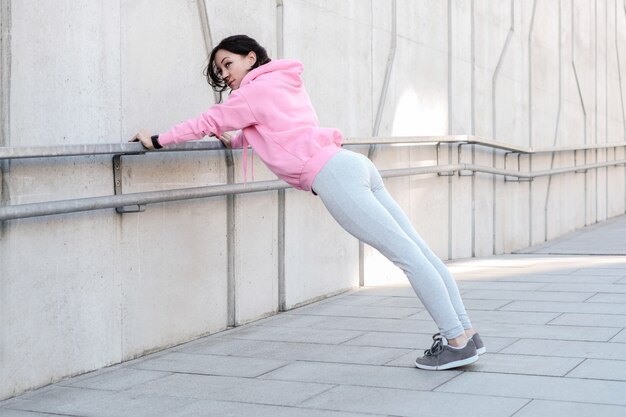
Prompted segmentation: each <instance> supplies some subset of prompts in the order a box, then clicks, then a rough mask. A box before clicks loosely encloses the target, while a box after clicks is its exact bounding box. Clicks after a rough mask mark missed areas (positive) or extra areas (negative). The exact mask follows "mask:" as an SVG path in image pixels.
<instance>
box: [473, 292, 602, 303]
mask: <svg viewBox="0 0 626 417" xmlns="http://www.w3.org/2000/svg"><path fill="white" fill-rule="evenodd" d="M594 294H595V293H582V292H538V291H500V290H472V291H468V292H466V293H464V294H463V299H464V300H467V299H472V298H479V299H493V300H510V301H557V302H568V301H585V300H586V299H587V298H589V297H591V296H593V295H594Z"/></svg>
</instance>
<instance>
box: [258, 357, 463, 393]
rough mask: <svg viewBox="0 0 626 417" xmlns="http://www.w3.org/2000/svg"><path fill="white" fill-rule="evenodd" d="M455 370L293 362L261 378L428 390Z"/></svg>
mask: <svg viewBox="0 0 626 417" xmlns="http://www.w3.org/2000/svg"><path fill="white" fill-rule="evenodd" d="M459 373H460V372H458V371H449V372H429V371H423V370H420V369H417V368H412V369H407V368H402V367H392V366H371V365H351V364H337V363H312V362H295V363H292V364H289V365H287V366H285V367H283V368H280V369H278V370H276V371H272V372H270V373H268V374H266V375H263V376H262V378H263V379H274V380H280V381H300V382H319V383H324V384H337V385H358V386H370V387H383V388H402V389H411V390H422V391H423V390H427V391H430V390H432V389H434V388H436V387H438V386H439V385H441V384H443V383H444V382H447V381H449V380H450V379H452V378H454V377H455V376H457V375H459Z"/></svg>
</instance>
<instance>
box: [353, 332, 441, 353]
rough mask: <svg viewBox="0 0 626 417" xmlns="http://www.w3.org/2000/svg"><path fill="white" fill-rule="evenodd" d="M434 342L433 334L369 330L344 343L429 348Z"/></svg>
mask: <svg viewBox="0 0 626 417" xmlns="http://www.w3.org/2000/svg"><path fill="white" fill-rule="evenodd" d="M432 343H433V339H432V334H416V333H393V332H368V333H365V334H363V335H362V336H359V337H356V338H354V339H352V340H349V341H347V342H346V343H344V345H355V346H375V347H389V348H404V349H419V348H421V349H422V350H424V349H428V348H429V347H430V346H431V345H432Z"/></svg>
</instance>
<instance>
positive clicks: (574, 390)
mask: <svg viewBox="0 0 626 417" xmlns="http://www.w3.org/2000/svg"><path fill="white" fill-rule="evenodd" d="M436 391H437V392H447V393H458V394H472V395H485V396H490V397H491V396H496V397H514V398H532V399H540V400H555V401H578V402H587V403H596V404H612V405H626V395H624V393H625V392H626V382H621V381H598V380H592V379H575V378H557V377H551V376H531V375H508V374H489V373H478V372H466V373H464V374H462V375H460V376H458V377H457V378H455V379H453V380H452V381H450V382H447V383H445V384H443V385H442V386H440V387H439V388H437V389H436Z"/></svg>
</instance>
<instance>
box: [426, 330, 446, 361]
mask: <svg viewBox="0 0 626 417" xmlns="http://www.w3.org/2000/svg"><path fill="white" fill-rule="evenodd" d="M433 340H434V342H433V345H432V346H431V347H430V349H426V350H425V351H424V356H437V355H439V354H440V353H441V352H443V347H444V344H443V336H442V335H441V333H437V334H435V335H434V336H433Z"/></svg>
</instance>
